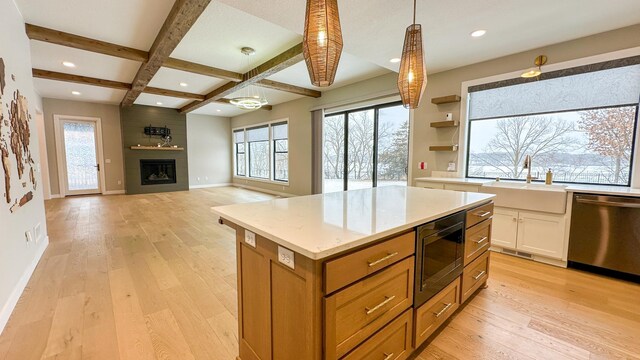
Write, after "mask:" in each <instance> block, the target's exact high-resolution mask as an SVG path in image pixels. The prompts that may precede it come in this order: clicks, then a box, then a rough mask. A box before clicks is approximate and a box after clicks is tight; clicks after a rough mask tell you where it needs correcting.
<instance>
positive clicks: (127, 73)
mask: <svg viewBox="0 0 640 360" xmlns="http://www.w3.org/2000/svg"><path fill="white" fill-rule="evenodd" d="M63 61H71V62H73V63H74V64H75V65H76V67H75V68H68V67H65V66H63V65H62V62H63ZM31 63H32V66H33V67H34V68H35V69H44V70H49V71H57V72H62V73H67V74H74V75H82V76H89V77H94V78H98V79H105V80H113V81H121V82H131V79H133V77H134V76H135V75H136V73H137V72H138V68H140V63H139V62H137V61H131V60H126V59H121V58H117V57H113V56H104V55H101V54H98V53H94V52H89V51H84V50H78V49H74V48H70V47H65V46H58V45H54V44H49V43H45V42H41V41H31Z"/></svg>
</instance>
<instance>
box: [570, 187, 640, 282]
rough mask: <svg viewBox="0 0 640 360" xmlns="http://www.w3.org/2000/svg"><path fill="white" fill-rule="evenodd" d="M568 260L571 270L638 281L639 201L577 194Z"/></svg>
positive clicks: (639, 266)
mask: <svg viewBox="0 0 640 360" xmlns="http://www.w3.org/2000/svg"><path fill="white" fill-rule="evenodd" d="M568 260H569V266H570V267H575V268H583V269H585V270H592V271H599V272H604V273H606V274H608V275H613V276H618V277H623V278H627V279H629V280H633V281H638V279H640V198H633V197H622V196H603V195H590V194H575V195H574V196H573V210H572V213H571V235H570V236H569V259H568ZM603 270H604V271H603Z"/></svg>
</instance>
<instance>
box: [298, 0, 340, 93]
mask: <svg viewBox="0 0 640 360" xmlns="http://www.w3.org/2000/svg"><path fill="white" fill-rule="evenodd" d="M302 51H303V55H304V61H305V62H306V63H307V69H308V70H309V78H310V79H311V83H312V84H313V85H314V86H318V87H325V86H330V85H331V84H333V81H334V80H335V77H336V71H337V70H338V63H339V62H340V55H341V54H342V30H341V29H340V16H339V15H338V0H307V11H306V13H305V18H304V38H303V40H302Z"/></svg>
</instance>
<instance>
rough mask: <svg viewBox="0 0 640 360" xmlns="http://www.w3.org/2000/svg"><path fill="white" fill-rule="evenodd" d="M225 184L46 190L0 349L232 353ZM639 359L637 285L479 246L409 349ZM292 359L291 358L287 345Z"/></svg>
mask: <svg viewBox="0 0 640 360" xmlns="http://www.w3.org/2000/svg"><path fill="white" fill-rule="evenodd" d="M270 198H272V197H271V196H269V195H264V194H260V193H255V192H251V191H247V190H242V189H236V188H214V189H200V190H194V191H190V192H176V193H165V194H153V195H135V196H104V197H102V196H93V197H76V198H67V199H59V200H51V201H48V202H47V204H46V209H47V220H48V226H49V235H50V241H51V244H50V246H49V248H48V249H47V251H46V253H45V255H44V257H43V259H42V260H41V261H40V264H39V265H38V267H37V269H36V271H35V273H34V275H33V277H32V279H31V281H30V282H29V285H28V287H27V289H26V291H25V293H24V294H23V296H22V297H21V299H20V302H19V303H18V306H17V308H16V310H15V312H14V314H13V315H12V317H11V319H10V320H9V324H8V325H7V327H6V329H5V331H4V332H3V334H2V335H1V336H0V359H19V360H28V359H107V360H112V359H136V360H137V359H206V360H209V359H225V360H226V359H234V357H235V355H236V354H237V350H236V349H237V326H236V318H237V304H236V289H235V288H236V266H235V245H234V234H233V232H232V231H231V230H229V229H228V228H225V227H222V226H220V225H218V224H217V222H216V218H215V217H214V216H213V214H212V213H211V212H210V210H209V208H210V207H211V206H215V205H221V204H229V203H237V202H249V201H256V200H263V199H270ZM618 358H622V359H640V286H638V285H633V284H629V283H625V282H621V281H617V280H611V279H607V278H603V277H599V276H595V275H590V274H585V273H581V272H577V271H572V270H565V269H560V268H555V267H551V266H547V265H542V264H538V263H533V262H530V261H526V260H522V259H517V258H513V257H508V256H504V255H500V254H492V262H491V278H490V280H489V288H488V289H486V290H483V291H481V292H480V293H479V294H478V295H477V296H476V297H475V298H473V299H472V300H471V302H470V303H469V304H468V305H467V306H465V307H464V308H463V309H462V311H460V312H459V313H458V314H457V315H456V316H455V317H454V318H453V319H452V320H451V321H450V323H449V324H448V326H447V327H446V328H445V329H444V330H443V331H441V332H440V333H439V334H438V335H437V336H436V337H435V338H434V339H433V341H432V342H431V343H430V344H429V346H427V347H426V348H424V350H423V351H422V352H421V354H420V355H419V356H418V359H420V360H427V359H618ZM301 360H304V359H301Z"/></svg>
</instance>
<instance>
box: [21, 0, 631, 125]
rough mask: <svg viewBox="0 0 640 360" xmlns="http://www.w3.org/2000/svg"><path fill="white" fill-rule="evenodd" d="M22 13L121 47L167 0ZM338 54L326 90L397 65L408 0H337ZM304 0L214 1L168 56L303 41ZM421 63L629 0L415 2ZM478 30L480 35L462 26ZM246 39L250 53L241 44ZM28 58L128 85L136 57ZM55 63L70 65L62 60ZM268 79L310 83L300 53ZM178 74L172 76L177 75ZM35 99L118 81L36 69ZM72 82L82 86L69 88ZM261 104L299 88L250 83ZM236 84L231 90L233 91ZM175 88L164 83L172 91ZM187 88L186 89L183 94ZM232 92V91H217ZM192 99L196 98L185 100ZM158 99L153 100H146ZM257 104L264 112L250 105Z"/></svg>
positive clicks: (277, 49)
mask: <svg viewBox="0 0 640 360" xmlns="http://www.w3.org/2000/svg"><path fill="white" fill-rule="evenodd" d="M16 2H17V3H18V7H19V8H20V10H21V12H22V14H23V16H24V18H25V21H26V22H27V23H30V24H33V25H38V26H41V27H45V28H49V29H54V30H58V31H63V32H67V33H71V34H75V35H79V36H83V37H87V38H91V39H96V40H101V41H106V42H109V43H112V44H117V45H120V46H125V47H130V48H133V49H138V50H142V51H145V52H146V51H149V50H150V48H151V45H152V44H153V42H154V39H155V38H156V36H157V35H158V33H159V31H160V29H161V27H162V25H163V23H164V21H165V19H166V18H167V16H168V15H169V12H170V10H171V8H172V6H173V5H174V1H173V0H110V1H103V0H16ZM338 2H339V6H340V15H341V20H342V21H341V22H342V29H343V36H344V52H343V57H342V60H341V63H340V67H339V70H338V73H337V76H336V82H335V83H334V85H333V86H332V87H331V88H337V87H340V86H344V85H348V84H351V83H354V82H358V81H361V80H365V79H368V78H372V77H375V76H379V75H382V74H385V73H388V72H390V71H397V67H398V64H393V63H390V62H389V59H391V58H394V57H399V56H400V52H401V49H402V39H403V36H404V29H405V28H406V26H407V25H408V24H409V22H410V20H411V8H412V1H410V0H399V1H388V0H339V1H338ZM304 6H305V1H303V0H214V1H212V2H211V3H210V4H209V5H208V6H207V8H206V9H205V10H204V12H203V13H202V14H201V15H200V16H199V17H198V18H197V21H195V23H194V24H193V26H192V27H191V28H190V29H189V31H188V32H187V33H186V35H185V36H184V38H183V39H182V40H181V42H180V43H179V44H178V45H177V47H176V48H175V49H174V50H173V52H172V53H171V57H172V58H175V59H180V60H186V61H189V62H192V63H196V64H200V65H206V66H209V67H214V68H219V69H223V70H227V71H231V72H233V73H244V72H246V71H248V70H249V69H251V68H253V67H255V66H257V65H259V64H261V63H264V62H265V61H267V60H269V59H271V58H273V57H274V56H276V55H278V54H281V53H282V52H284V51H285V50H287V49H290V48H292V47H293V46H295V45H296V44H299V43H300V42H301V40H302V32H303V23H304ZM418 22H419V23H422V25H423V31H424V39H425V49H426V58H427V68H428V71H429V72H431V73H433V72H438V71H443V70H447V69H451V68H455V67H459V66H464V65H468V64H472V63H476V62H479V61H484V60H489V59H492V58H496V57H500V56H505V55H508V54H513V53H517V52H520V51H525V50H528V49H532V48H537V47H542V46H545V45H550V44H554V43H558V42H562V41H567V40H571V39H575V38H579V37H583V36H588V35H591V34H595V33H599V32H603V31H608V30H613V29H616V28H620V27H624V26H628V25H632V24H637V23H640V1H637V0H614V1H602V0H563V1H557V0H540V1H537V2H535V3H531V2H530V1H524V0H485V1H475V0H460V1H455V2H452V1H438V0H418ZM477 29H485V30H487V34H486V35H485V36H484V37H482V38H478V39H476V38H472V37H470V36H469V34H470V33H471V32H472V31H474V30H477ZM243 46H250V47H253V48H254V49H255V50H256V54H255V55H254V56H251V57H250V58H249V59H247V57H246V56H245V55H242V54H241V53H240V48H241V47H243ZM31 52H32V60H33V67H34V68H36V69H43V70H49V71H54V72H58V73H65V74H73V75H81V76H85V77H90V78H95V79H103V80H112V81H117V82H119V83H122V84H124V85H125V86H126V84H125V83H128V84H131V82H132V81H133V79H134V77H135V75H136V73H137V72H138V69H139V68H140V65H141V62H140V61H133V60H127V59H123V58H120V57H113V56H108V55H103V54H98V53H95V52H89V51H85V50H79V49H75V48H72V47H66V46H61V45H56V44H50V43H46V42H42V41H37V40H32V41H31ZM62 61H71V62H73V63H74V64H75V65H76V67H75V68H67V67H64V66H63V65H62ZM267 79H268V80H273V81H277V82H280V83H284V84H288V85H294V86H297V87H302V88H306V89H315V90H326V89H319V88H314V87H313V86H312V85H311V84H310V81H309V78H308V74H307V69H306V66H305V64H304V62H303V61H301V62H298V63H295V64H293V65H292V66H289V67H286V68H284V69H283V70H281V71H279V72H276V73H275V74H273V75H271V76H269V77H268V78H267ZM227 82H228V80H224V79H220V78H216V77H211V76H205V75H201V74H197V73H194V72H187V71H181V70H175V69H170V68H167V67H162V68H160V70H159V71H158V72H157V73H155V75H154V76H153V78H152V79H151V81H150V82H149V84H148V86H150V87H154V88H158V89H165V90H171V91H174V92H183V93H187V97H188V96H193V95H197V96H203V95H206V94H209V93H211V92H212V91H214V90H216V89H217V88H218V87H220V86H223V85H224V84H226V83H227ZM181 83H183V85H186V86H183V85H181ZM35 84H36V90H37V91H38V92H39V93H40V94H41V95H42V96H45V97H53V98H65V99H74V100H80V101H95V102H105V103H114V104H119V103H120V102H121V101H122V98H123V96H124V94H125V93H126V89H125V90H122V89H118V88H116V89H113V88H106V87H98V86H92V85H85V84H78V83H70V82H65V81H57V80H46V79H36V80H35ZM72 91H79V92H80V93H81V95H72V94H71V92H72ZM260 91H262V92H264V93H265V94H266V95H267V99H268V100H269V103H270V104H279V103H282V102H286V101H290V100H294V99H297V98H300V97H302V96H304V95H300V94H299V91H298V94H296V93H292V92H285V91H280V90H273V89H267V88H263V87H261V88H260ZM241 92H242V91H240V92H239V93H241ZM174 94H175V93H174ZM189 94H191V95H189ZM236 95H238V92H236V93H232V94H230V95H227V96H226V98H229V97H233V96H236ZM192 101H194V100H193V99H186V98H184V96H183V97H182V98H177V97H168V96H162V95H156V94H150V93H142V94H141V95H140V96H138V97H137V99H136V100H135V103H136V104H144V105H153V106H163V107H172V108H183V107H185V106H186V105H187V104H190V103H191V102H192ZM196 101H198V100H196ZM158 103H162V105H157V104H158ZM260 111H264V110H260ZM194 113H200V114H211V115H219V116H235V115H237V114H241V113H244V111H242V110H238V109H236V108H235V107H233V106H231V105H229V104H225V103H224V102H213V103H211V104H207V105H205V106H202V107H200V108H198V109H197V110H194Z"/></svg>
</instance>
